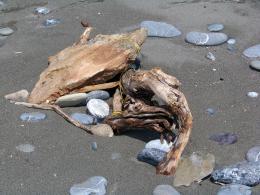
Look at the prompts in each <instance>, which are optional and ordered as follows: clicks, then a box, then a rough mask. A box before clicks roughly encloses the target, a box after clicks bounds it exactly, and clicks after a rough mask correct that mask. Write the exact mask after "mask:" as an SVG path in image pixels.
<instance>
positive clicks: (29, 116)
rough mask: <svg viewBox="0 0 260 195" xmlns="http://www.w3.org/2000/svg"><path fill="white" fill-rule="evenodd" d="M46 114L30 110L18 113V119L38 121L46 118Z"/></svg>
mask: <svg viewBox="0 0 260 195" xmlns="http://www.w3.org/2000/svg"><path fill="white" fill-rule="evenodd" d="M46 117H47V115H46V114H45V113H41V112H30V113H27V112H25V113H23V114H21V115H20V119H21V120H22V121H26V122H39V121H41V120H44V119H46Z"/></svg>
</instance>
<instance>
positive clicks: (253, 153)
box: [246, 146, 260, 162]
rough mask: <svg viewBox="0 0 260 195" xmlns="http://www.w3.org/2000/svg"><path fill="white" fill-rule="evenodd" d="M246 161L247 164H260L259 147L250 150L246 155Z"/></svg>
mask: <svg viewBox="0 0 260 195" xmlns="http://www.w3.org/2000/svg"><path fill="white" fill-rule="evenodd" d="M246 160H248V161H249V162H260V146H255V147H253V148H250V149H249V150H248V152H247V153H246Z"/></svg>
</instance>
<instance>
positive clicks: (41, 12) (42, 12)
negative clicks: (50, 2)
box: [34, 7, 50, 15]
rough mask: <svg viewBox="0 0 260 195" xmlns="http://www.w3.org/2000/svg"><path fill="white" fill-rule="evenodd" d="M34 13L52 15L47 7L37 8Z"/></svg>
mask: <svg viewBox="0 0 260 195" xmlns="http://www.w3.org/2000/svg"><path fill="white" fill-rule="evenodd" d="M34 13H35V14H42V15H46V14H48V13H50V10H49V9H48V8H47V7H37V8H35V9H34Z"/></svg>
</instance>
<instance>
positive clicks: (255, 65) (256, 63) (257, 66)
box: [250, 60, 260, 71]
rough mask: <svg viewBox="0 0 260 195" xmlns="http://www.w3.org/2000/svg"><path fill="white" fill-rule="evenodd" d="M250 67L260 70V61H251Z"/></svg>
mask: <svg viewBox="0 0 260 195" xmlns="http://www.w3.org/2000/svg"><path fill="white" fill-rule="evenodd" d="M250 67H251V68H252V69H254V70H258V71H260V61H259V60H254V61H252V62H250Z"/></svg>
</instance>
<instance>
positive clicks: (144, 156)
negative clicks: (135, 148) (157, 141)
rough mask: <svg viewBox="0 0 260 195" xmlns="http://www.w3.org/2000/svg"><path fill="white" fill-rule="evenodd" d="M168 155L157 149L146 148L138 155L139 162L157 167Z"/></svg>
mask: <svg viewBox="0 0 260 195" xmlns="http://www.w3.org/2000/svg"><path fill="white" fill-rule="evenodd" d="M166 154H167V153H166V152H164V151H162V150H159V149H156V148H144V149H143V150H141V151H140V152H139V153H138V155H137V160H139V161H142V162H146V163H148V164H150V165H153V166H157V165H158V164H159V163H160V162H161V161H162V160H163V159H164V157H165V155H166Z"/></svg>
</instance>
